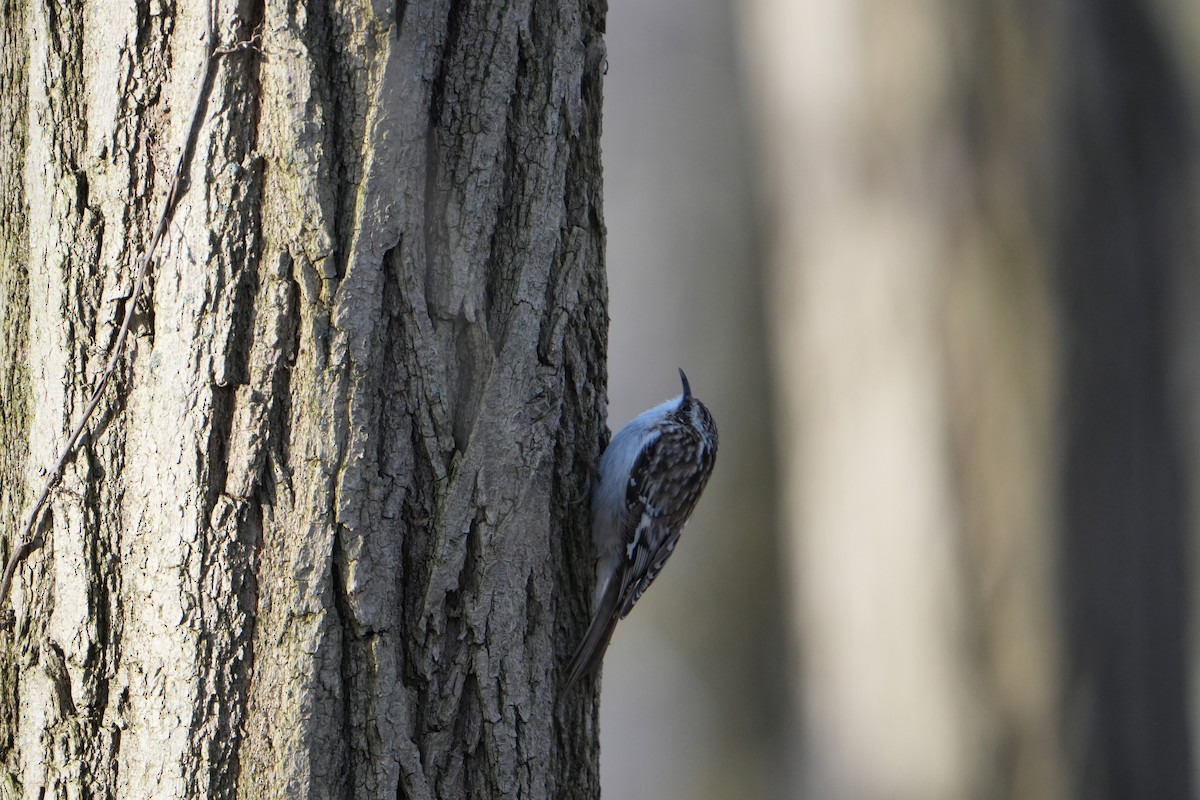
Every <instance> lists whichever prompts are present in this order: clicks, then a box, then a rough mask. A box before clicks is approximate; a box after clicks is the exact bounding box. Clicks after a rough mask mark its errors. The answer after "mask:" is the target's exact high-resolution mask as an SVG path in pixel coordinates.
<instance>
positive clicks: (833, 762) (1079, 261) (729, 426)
mask: <svg viewBox="0 0 1200 800" xmlns="http://www.w3.org/2000/svg"><path fill="white" fill-rule="evenodd" d="M608 56H609V63H610V70H609V73H608V77H607V79H606V81H607V85H606V92H605V94H606V102H605V141H604V151H605V163H606V170H607V174H606V201H607V202H606V213H607V220H608V225H609V269H610V276H611V310H612V318H613V324H612V330H611V351H610V352H611V359H610V362H611V363H610V371H611V381H610V387H611V390H610V398H611V406H610V422H611V423H612V425H613V426H614V427H616V426H617V425H619V424H621V423H623V422H624V421H625V420H626V419H628V418H629V417H630V416H632V415H633V414H634V413H636V411H638V410H639V409H640V408H643V407H645V406H647V405H649V404H651V403H653V402H655V401H657V400H659V399H662V398H663V397H666V396H668V395H670V394H671V393H672V392H674V391H675V387H674V386H673V384H672V382H671V381H672V377H673V374H674V372H673V368H674V367H675V366H677V365H678V366H683V367H685V368H686V369H687V370H688V372H689V376H690V377H691V378H692V381H693V386H694V387H695V388H696V391H697V393H698V394H699V395H700V396H701V397H703V398H704V399H705V400H706V401H707V402H709V404H710V406H711V407H712V409H713V411H714V414H715V415H716V417H717V420H718V422H719V424H720V425H721V432H722V450H721V458H720V459H719V461H718V466H717V471H716V474H715V476H714V483H713V486H712V488H710V489H709V492H708V494H707V495H706V497H705V499H704V500H703V501H702V502H701V505H700V508H699V510H698V512H697V517H696V519H695V520H694V522H693V524H692V525H690V526H689V529H688V532H687V535H686V537H685V541H686V544H684V545H683V546H682V547H681V548H680V550H679V552H678V554H677V555H676V556H675V557H674V558H673V560H672V568H671V570H670V571H669V572H670V577H668V578H667V579H666V580H664V581H660V582H659V583H658V584H656V588H655V590H654V591H653V592H652V593H651V595H650V597H651V598H652V599H650V600H648V601H644V602H643V603H642V604H640V605H639V611H638V613H636V614H634V615H632V616H631V618H630V621H629V622H627V623H626V625H625V626H623V627H622V630H621V633H618V635H617V637H616V639H615V641H614V644H613V647H612V650H611V651H610V655H609V658H608V666H607V668H606V670H605V678H606V680H605V692H604V706H603V714H604V717H603V719H602V741H603V744H604V747H603V753H604V754H603V757H602V777H603V781H602V782H603V785H604V786H605V791H606V793H608V795H609V796H615V797H656V798H672V797H701V798H703V797H731V796H738V797H768V798H779V797H812V798H821V800H825V799H826V798H835V799H836V798H854V799H855V800H858V799H859V798H866V799H867V800H870V799H871V798H889V799H890V798H901V799H904V798H912V799H913V800H928V799H929V798H935V799H936V798H947V799H950V798H965V797H982V798H1089V800H1091V798H1127V797H1128V798H1150V797H1153V798H1187V797H1191V796H1193V794H1195V790H1194V788H1193V784H1194V783H1195V782H1196V781H1195V778H1194V777H1193V772H1194V763H1195V762H1196V759H1195V742H1194V737H1193V735H1192V728H1193V719H1194V716H1195V709H1197V708H1200V706H1198V705H1197V702H1196V697H1197V694H1196V692H1195V690H1194V688H1193V687H1196V686H1197V685H1198V684H1197V677H1198V676H1200V671H1198V670H1197V668H1196V665H1197V663H1200V662H1198V661H1197V653H1196V649H1197V648H1196V644H1197V642H1200V639H1198V638H1197V636H1196V630H1195V622H1194V618H1195V615H1194V614H1193V609H1194V608H1195V606H1196V600H1195V598H1194V596H1193V593H1192V592H1191V588H1190V583H1191V579H1190V575H1191V573H1192V565H1193V562H1194V559H1195V557H1194V555H1193V553H1192V550H1193V548H1192V541H1193V539H1194V531H1195V526H1196V523H1195V519H1196V513H1195V501H1194V500H1193V497H1194V496H1196V492H1194V491H1192V487H1193V486H1194V485H1195V484H1196V477H1195V476H1196V474H1197V472H1196V469H1197V462H1196V454H1197V452H1200V451H1198V447H1200V439H1198V437H1197V433H1198V430H1200V429H1198V427H1197V424H1196V423H1197V421H1198V420H1200V417H1198V416H1197V413H1196V412H1197V409H1200V404H1198V403H1197V397H1198V390H1200V384H1198V377H1200V371H1198V370H1197V368H1196V366H1195V365H1196V364H1200V354H1198V353H1197V352H1196V351H1197V343H1198V342H1200V328H1198V325H1200V322H1198V320H1200V314H1197V305H1198V301H1200V294H1198V292H1200V285H1198V281H1197V277H1196V276H1197V264H1200V258H1198V256H1200V245H1198V243H1197V229H1198V227H1200V216H1198V214H1197V210H1198V208H1197V203H1196V199H1197V186H1198V185H1200V180H1198V179H1200V176H1198V173H1197V159H1196V149H1197V143H1196V123H1197V109H1198V108H1200V7H1198V6H1196V4H1195V3H1193V2H1187V0H1161V2H1126V3H1119V2H1115V0H1104V1H1103V2H1094V3H1083V2H1068V1H1067V0H1058V2H1051V3H1042V4H1038V3H1002V2H994V1H993V2H988V1H987V0H970V2H965V3H951V2H928V1H926V2H916V3H886V2H878V0H876V1H875V2H872V1H871V0H857V1H856V2H855V1H852V2H832V1H831V0H749V2H746V3H725V2H720V0H705V1H704V2H692V3H685V2H684V0H662V2H659V3H653V4H617V5H614V6H613V7H612V8H611V9H610V15H609V32H608Z"/></svg>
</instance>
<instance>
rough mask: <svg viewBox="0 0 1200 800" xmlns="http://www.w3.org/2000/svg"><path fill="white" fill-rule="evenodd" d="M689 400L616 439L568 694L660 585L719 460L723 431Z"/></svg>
mask: <svg viewBox="0 0 1200 800" xmlns="http://www.w3.org/2000/svg"><path fill="white" fill-rule="evenodd" d="M679 377H680V379H681V380H682V381H683V394H681V395H680V396H679V397H676V398H674V399H673V400H668V401H667V402H665V403H663V404H662V405H658V406H655V407H654V408H652V409H650V410H649V411H643V412H642V413H641V414H639V415H638V416H637V418H635V419H634V420H633V421H632V422H630V423H629V424H628V425H626V426H625V427H624V428H622V429H621V430H620V432H619V433H617V435H616V436H614V437H613V439H612V443H611V444H609V446H608V449H607V450H605V451H604V456H603V457H602V458H601V459H600V478H599V482H598V483H597V484H596V485H595V486H594V487H593V488H592V542H593V543H594V544H595V546H596V551H597V562H596V594H595V598H594V600H593V605H592V608H593V611H592V622H591V624H590V625H589V626H588V630H587V634H586V635H585V636H584V637H583V642H582V643H581V644H580V645H579V649H578V650H577V651H576V652H575V656H574V658H572V659H571V664H570V666H569V667H568V669H567V685H566V690H567V691H569V690H570V689H571V687H572V686H574V685H575V682H576V681H577V680H579V678H580V677H581V676H583V675H584V674H586V673H588V672H591V671H593V670H594V669H595V668H596V667H598V666H599V664H600V661H601V660H602V659H603V658H604V651H605V650H607V649H608V642H609V640H610V639H611V638H612V634H613V629H614V628H615V627H616V625H617V622H618V621H619V620H622V619H624V618H625V615H626V614H628V613H629V611H630V609H632V608H633V606H634V603H636V602H637V601H638V598H640V597H641V596H642V593H643V592H645V591H646V588H647V587H648V586H649V585H650V584H651V583H653V582H654V579H655V578H656V577H658V573H659V572H660V571H661V570H662V568H663V564H665V563H666V562H667V559H668V558H670V556H671V553H672V552H673V551H674V550H675V544H676V542H678V541H679V534H680V533H681V532H682V531H683V526H684V523H686V522H687V521H688V517H689V516H691V514H692V509H693V508H695V507H696V501H697V500H699V499H700V493H701V492H702V491H704V485H705V484H706V483H708V476H709V475H711V474H712V469H713V463H714V462H715V461H716V458H717V426H716V423H714V422H713V418H712V415H711V414H709V413H708V409H707V408H705V406H704V404H703V403H701V402H700V401H699V400H697V399H696V398H695V397H693V396H692V390H691V387H690V386H688V379H687V376H686V375H684V374H683V370H679Z"/></svg>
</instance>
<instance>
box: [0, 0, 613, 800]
mask: <svg viewBox="0 0 1200 800" xmlns="http://www.w3.org/2000/svg"><path fill="white" fill-rule="evenodd" d="M207 14H208V10H207V7H206V5H205V4H180V5H178V6H174V5H169V4H161V5H160V4H156V3H151V4H140V3H139V4H134V3H129V4H125V5H120V6H116V5H110V4H80V3H76V2H74V0H61V2H56V0H49V2H40V0H39V1H38V2H21V1H20V0H5V2H4V3H3V13H2V14H0V53H2V55H0V84H2V86H3V90H2V91H0V126H2V127H0V204H3V207H2V212H3V217H2V218H0V322H2V323H3V324H2V326H0V398H2V400H3V403H2V405H0V432H2V438H0V447H2V448H3V449H2V450H0V481H2V482H3V483H2V485H0V523H2V524H3V526H4V528H3V531H4V533H3V538H0V555H3V556H4V557H7V556H8V554H9V553H10V552H11V551H12V549H13V539H14V532H15V531H17V530H18V529H19V527H20V524H21V522H22V519H23V517H24V515H25V514H26V513H27V511H28V509H29V506H30V503H31V498H32V497H33V496H34V495H35V494H36V493H37V491H38V490H39V489H40V487H41V481H42V480H43V479H44V473H45V471H46V470H47V469H49V467H50V466H51V465H52V464H53V462H54V460H55V458H56V456H57V452H58V450H59V449H60V447H61V445H62V443H63V442H64V440H65V438H66V434H67V432H68V431H69V429H70V428H71V426H72V425H73V424H74V423H75V421H76V420H77V419H78V415H79V413H80V411H81V406H82V404H83V403H84V402H86V399H87V396H88V394H89V392H90V390H91V387H92V386H93V384H94V382H95V380H96V377H97V373H98V372H99V371H100V370H102V369H103V365H104V361H105V358H106V349H107V348H108V347H109V346H110V344H111V342H112V339H113V336H114V334H115V332H116V329H117V327H118V326H119V324H120V320H121V317H122V315H123V313H124V305H125V303H126V301H127V300H128V291H129V288H128V287H129V283H130V276H131V273H132V269H133V266H134V264H135V263H136V261H137V258H138V256H139V254H140V252H141V251H142V250H143V249H144V247H145V245H146V242H147V240H148V238H149V236H150V233H151V228H152V226H153V224H154V218H155V215H156V211H157V209H158V208H159V207H160V206H161V204H162V202H163V196H164V194H165V192H166V190H167V182H168V177H169V171H170V170H171V168H172V167H173V163H174V159H175V158H176V156H177V153H178V147H179V142H180V141H181V140H182V138H183V136H184V133H185V131H184V130H183V129H184V127H185V126H186V124H187V120H188V116H189V114H190V111H191V108H192V104H193V100H194V96H195V93H196V91H197V89H198V87H199V84H200V82H199V80H198V79H197V77H196V76H197V74H198V72H199V70H200V69H201V63H202V57H203V53H204V50H205V47H204V43H203V42H202V41H201V38H202V36H201V33H202V31H203V30H204V28H205V25H206V15H207ZM604 14H605V4H604V2H603V0H578V1H573V0H561V1H560V0H528V2H521V3H505V2H501V1H500V0H492V1H491V2H486V1H484V0H480V1H479V2H474V3H469V2H451V1H450V0H443V1H442V2H433V3H423V4H416V3H411V4H410V3H405V2H400V3H398V4H395V5H392V4H383V3H375V4H373V5H368V4H355V3H348V2H331V3H316V4H290V3H283V2H278V1H277V0H267V2H265V3H261V2H248V3H232V2H219V3H217V4H216V9H215V33H216V39H217V40H218V42H219V43H220V44H229V43H232V42H235V41H247V40H249V39H250V37H251V36H252V34H254V33H255V32H257V33H258V34H259V37H260V38H258V39H257V40H256V46H254V47H245V48H242V49H238V50H236V51H234V52H231V53H229V54H227V55H224V56H221V57H220V59H219V61H218V63H217V64H216V67H215V74H214V77H213V81H212V89H211V92H210V93H209V96H208V97H207V98H206V105H205V107H204V113H203V115H202V117H201V120H202V126H201V128H200V130H199V135H198V139H197V146H196V149H195V154H194V157H193V158H192V160H191V162H190V169H189V171H188V172H187V182H186V185H185V187H184V188H185V190H186V193H185V194H184V195H183V197H182V199H181V201H180V203H179V205H178V207H177V209H176V210H175V212H174V214H173V217H172V222H171V227H170V229H169V231H168V234H167V237H166V239H165V240H164V242H163V244H162V245H161V246H160V248H159V250H158V255H159V257H158V258H157V261H156V264H155V267H154V278H153V283H152V285H151V287H150V289H149V291H148V294H147V295H146V296H145V297H144V298H143V299H142V300H141V302H140V303H139V306H138V308H137V315H136V317H135V323H134V329H133V334H132V336H131V341H130V345H129V347H128V353H127V357H126V358H125V359H124V360H123V361H122V362H121V366H120V368H119V371H118V374H117V376H116V379H115V380H114V384H113V387H112V388H111V389H110V390H109V391H108V393H107V395H106V396H105V400H104V402H103V403H102V405H101V407H100V409H99V411H98V413H97V415H96V417H95V420H94V422H93V423H92V426H91V428H90V429H89V432H88V434H87V435H86V436H85V437H84V440H83V442H82V444H81V447H80V448H79V451H78V453H77V455H76V456H75V457H74V459H73V460H72V462H71V463H70V465H69V467H68V469H67V472H66V474H65V476H64V479H63V482H62V485H61V487H60V488H59V490H58V491H57V492H56V493H55V494H54V495H53V497H52V499H51V501H50V503H49V505H48V508H47V510H46V511H45V512H44V515H43V519H42V522H41V524H40V528H39V530H40V531H41V535H42V537H43V539H44V546H42V547H41V548H40V549H39V550H37V551H36V552H35V553H34V554H33V555H32V556H31V557H30V558H29V559H28V560H27V561H26V562H25V563H24V564H23V565H22V566H21V568H20V569H19V570H18V572H17V577H16V580H15V582H14V586H13V590H12V593H11V595H10V597H9V598H7V600H6V601H5V604H6V607H11V609H12V611H13V614H14V616H15V624H14V625H13V626H12V627H11V628H10V629H8V630H3V631H0V797H8V796H13V797H30V798H33V797H40V796H43V792H44V796H46V797H67V796H70V797H79V796H101V797H164V798H165V797H170V798H195V797H372V798H374V797H401V798H443V797H444V798H451V797H452V798H460V797H496V796H512V797H532V798H549V797H577V796H592V795H594V794H595V793H596V792H597V790H598V787H597V769H596V755H597V752H596V733H597V731H596V724H595V713H594V705H593V704H592V702H591V698H590V697H589V696H588V695H587V694H586V693H584V692H580V693H579V694H578V695H577V696H576V697H575V698H573V699H572V701H571V702H569V703H564V704H562V706H561V708H559V707H556V700H557V694H558V692H557V687H558V682H559V677H560V676H559V670H560V667H561V664H562V663H563V662H564V661H565V659H566V658H567V656H568V655H569V650H570V647H571V645H572V644H573V643H574V641H575V639H576V637H577V635H578V634H579V632H580V629H581V626H582V624H583V622H584V616H585V613H586V605H587V602H588V595H589V592H590V590H589V588H588V587H589V582H590V576H589V575H588V572H589V571H590V567H589V566H588V564H589V561H588V559H587V558H586V555H587V552H588V548H589V545H588V544H587V541H586V533H585V517H586V504H585V503H581V502H580V500H581V498H582V497H584V496H586V489H587V483H588V480H589V478H588V469H587V466H586V465H587V463H588V462H590V461H591V460H592V459H593V458H594V457H595V454H596V452H597V450H598V448H599V445H600V443H601V440H602V438H603V436H604V433H603V432H604V426H603V424H602V415H603V406H604V401H603V398H604V369H603V363H604V355H605V340H606V331H607V316H606V310H605V303H606V291H607V290H606V285H605V280H604V274H603V249H602V245H603V232H604V225H603V221H602V216H601V210H600V190H599V187H600V162H599V129H600V84H601V73H602V70H603V61H604V59H603V39H602V35H603V28H604ZM572 565H575V566H572Z"/></svg>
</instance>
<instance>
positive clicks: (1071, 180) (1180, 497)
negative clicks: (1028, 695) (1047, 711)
mask: <svg viewBox="0 0 1200 800" xmlns="http://www.w3.org/2000/svg"><path fill="white" fill-rule="evenodd" d="M1186 5H1187V6H1188V10H1189V13H1191V14H1192V15H1193V16H1194V15H1195V9H1194V4H1186ZM1167 7H1168V6H1164V5H1162V4H1159V3H1154V2H1136V3H1127V2H1113V1H1112V0H1109V1H1107V2H1100V3H1079V2H1069V3H1065V4H1064V11H1063V14H1062V17H1061V21H1062V29H1063V33H1062V35H1063V37H1064V41H1065V42H1066V44H1065V46H1064V50H1065V51H1066V52H1067V54H1068V56H1069V57H1068V58H1067V59H1065V60H1064V62H1063V63H1062V64H1061V69H1062V71H1063V81H1062V84H1063V90H1062V97H1061V98H1060V101H1059V102H1058V103H1057V104H1056V106H1055V108H1056V114H1055V118H1054V119H1055V127H1056V130H1057V132H1058V134H1057V140H1058V141H1057V148H1056V153H1055V155H1056V163H1057V165H1058V166H1057V175H1056V177H1057V184H1058V186H1057V189H1056V193H1057V196H1058V203H1057V213H1056V215H1055V223H1056V225H1055V231H1054V234H1055V236H1054V255H1055V260H1056V262H1057V264H1058V270H1057V273H1058V291H1059V306H1060V309H1061V312H1060V313H1061V316H1062V320H1063V338H1064V343H1065V358H1064V361H1065V370H1064V381H1065V385H1064V394H1063V407H1062V411H1061V418H1062V424H1063V430H1062V435H1063V457H1062V467H1061V469H1062V473H1061V487H1062V493H1063V499H1062V504H1063V506H1062V525H1063V540H1062V542H1063V544H1062V555H1061V560H1062V563H1061V574H1062V576H1063V581H1064V584H1063V599H1064V602H1065V605H1066V608H1065V611H1066V620H1067V631H1068V658H1067V662H1066V668H1067V684H1066V691H1065V693H1064V707H1065V711H1066V713H1067V717H1066V722H1067V733H1068V742H1069V745H1070V747H1071V751H1072V756H1073V758H1074V761H1075V763H1076V765H1077V769H1078V772H1079V780H1080V784H1079V792H1078V796H1079V797H1083V798H1088V800H1093V799H1094V800H1106V798H1112V799H1113V800H1115V799H1116V798H1126V797H1156V798H1180V799H1181V800H1182V799H1183V798H1190V797H1193V796H1194V793H1193V792H1194V787H1193V775H1192V772H1193V767H1192V732H1191V728H1192V722H1191V720H1190V711H1191V710H1192V708H1193V706H1192V704H1189V687H1188V680H1189V675H1188V659H1189V657H1190V656H1191V655H1192V654H1191V653H1189V649H1188V637H1189V635H1190V632H1191V629H1190V627H1189V623H1188V620H1189V611H1190V608H1189V605H1190V604H1189V587H1188V576H1189V572H1190V570H1189V567H1188V558H1189V552H1190V548H1189V545H1188V539H1187V530H1188V525H1187V513H1188V505H1187V500H1186V486H1187V483H1188V479H1187V475H1186V471H1185V467H1186V464H1187V461H1188V456H1189V454H1188V453H1187V450H1186V443H1187V441H1188V437H1187V436H1186V435H1185V431H1186V429H1185V425H1184V422H1185V419H1186V417H1185V414H1184V408H1185V405H1184V403H1185V401H1186V397H1185V396H1184V395H1183V394H1181V392H1180V390H1181V389H1183V388H1184V382H1183V381H1182V380H1181V374H1182V376H1188V375H1191V374H1194V372H1195V366H1194V359H1195V358H1196V350H1195V346H1194V345H1192V346H1191V347H1190V348H1189V347H1188V345H1187V344H1186V343H1185V342H1184V341H1183V340H1181V338H1180V337H1181V335H1183V334H1184V333H1185V332H1187V328H1188V325H1189V322H1188V321H1189V320H1194V319H1195V318H1196V316H1197V311H1198V309H1197V298H1196V292H1195V289H1196V284H1195V277H1194V276H1195V274H1196V265H1197V264H1198V263H1200V246H1198V239H1197V220H1198V219H1200V217H1198V216H1197V211H1198V210H1200V209H1198V206H1197V203H1196V199H1197V197H1196V178H1197V160H1196V156H1197V141H1196V135H1195V124H1196V111H1197V109H1196V107H1195V100H1196V99H1197V98H1200V70H1197V69H1196V65H1195V62H1194V61H1193V62H1189V58H1191V54H1192V53H1193V52H1194V50H1195V40H1194V39H1191V40H1190V41H1189V40H1188V39H1187V38H1182V37H1176V35H1175V34H1174V33H1173V32H1172V29H1173V28H1175V27H1176V26H1177V25H1178V26H1182V25H1183V24H1184V23H1185V22H1186V20H1184V19H1178V20H1173V19H1171V18H1169V17H1167V16H1165V15H1164V11H1165V9H1166V8H1167ZM1191 22H1192V24H1193V25H1195V24H1196V22H1195V20H1194V19H1193V20H1191ZM1189 64H1190V65H1191V72H1190V74H1189V73H1188V72H1187V71H1186V70H1187V67H1188V66H1189ZM1189 82H1190V84H1191V85H1190V86H1189V85H1188V84H1189ZM1189 98H1190V99H1189ZM1188 289H1190V290H1191V291H1188ZM1176 315H1178V317H1177V316H1176ZM1192 333H1193V334H1194V328H1193V330H1192ZM1189 360H1190V362H1191V363H1189ZM1180 368H1182V373H1178V372H1177V369H1180ZM1193 392H1194V387H1193ZM1192 398H1193V399H1192V402H1193V403H1194V402H1195V399H1194V398H1195V395H1194V394H1193V395H1192ZM1193 441H1194V440H1193ZM1191 461H1192V464H1193V467H1194V466H1196V465H1197V461H1196V454H1194V453H1193V454H1191Z"/></svg>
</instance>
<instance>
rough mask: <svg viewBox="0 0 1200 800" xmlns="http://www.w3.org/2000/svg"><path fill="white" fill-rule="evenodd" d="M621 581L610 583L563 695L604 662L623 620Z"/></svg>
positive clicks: (573, 661) (570, 668) (573, 660)
mask: <svg viewBox="0 0 1200 800" xmlns="http://www.w3.org/2000/svg"><path fill="white" fill-rule="evenodd" d="M620 600H621V597H620V581H609V584H608V586H607V587H605V590H604V595H603V597H601V598H600V605H599V606H598V607H597V608H596V613H595V615H594V616H593V617H592V622H591V624H590V625H588V629H587V633H586V634H585V635H584V637H583V641H582V642H580V643H579V649H578V650H576V651H575V655H574V657H572V658H571V663H570V664H569V665H568V667H567V685H566V688H565V689H564V690H563V693H564V694H565V693H566V692H569V691H571V688H572V687H573V686H574V685H575V683H576V682H577V681H578V680H579V679H580V678H582V677H583V676H584V675H587V674H588V673H590V672H594V671H595V670H596V668H597V667H599V666H600V662H601V661H603V660H604V651H606V650H607V649H608V643H609V642H610V641H611V640H612V635H613V630H614V629H615V628H616V627H617V622H618V621H619V620H620V619H621V615H620V614H619V613H618V612H619V611H620V608H619V606H620Z"/></svg>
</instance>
